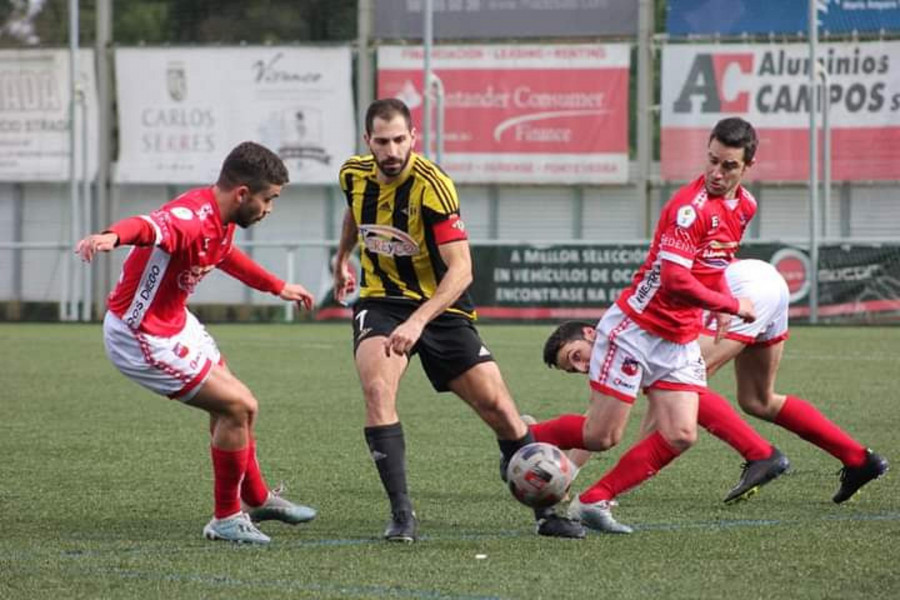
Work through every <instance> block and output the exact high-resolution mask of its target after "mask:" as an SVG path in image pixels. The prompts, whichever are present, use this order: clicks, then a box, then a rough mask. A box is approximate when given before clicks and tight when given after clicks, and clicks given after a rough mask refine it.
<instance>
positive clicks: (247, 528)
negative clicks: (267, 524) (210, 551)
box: [203, 512, 272, 544]
mask: <svg viewBox="0 0 900 600" xmlns="http://www.w3.org/2000/svg"><path fill="white" fill-rule="evenodd" d="M203 537H205V538H206V539H208V540H222V541H225V542H235V543H237V544H268V543H269V542H271V541H272V540H271V539H270V538H269V536H267V535H266V534H264V533H263V532H262V531H260V530H259V529H257V528H256V526H255V525H254V524H253V523H252V522H251V521H250V517H248V516H247V515H246V514H245V513H242V512H241V513H238V514H236V515H234V516H233V517H226V518H224V519H216V518H213V520H212V521H210V522H209V523H207V524H206V527H204V528H203Z"/></svg>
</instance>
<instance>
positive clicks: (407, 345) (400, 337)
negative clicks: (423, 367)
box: [384, 239, 472, 356]
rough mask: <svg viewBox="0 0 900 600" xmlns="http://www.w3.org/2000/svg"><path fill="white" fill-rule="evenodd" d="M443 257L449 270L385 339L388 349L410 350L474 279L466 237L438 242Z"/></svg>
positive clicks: (390, 350)
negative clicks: (414, 309)
mask: <svg viewBox="0 0 900 600" xmlns="http://www.w3.org/2000/svg"><path fill="white" fill-rule="evenodd" d="M438 252H439V253H440V255H441V260H443V261H444V264H445V265H446V266H447V272H446V273H444V277H443V278H442V279H441V282H440V283H439V284H438V286H437V289H435V291H434V295H432V296H431V298H429V299H428V300H427V301H425V302H424V303H422V305H421V306H419V308H417V309H416V311H415V312H414V313H413V314H411V315H410V316H409V318H408V319H407V320H406V321H404V322H403V323H401V324H400V325H399V326H398V327H397V328H396V329H394V331H393V332H391V335H390V337H388V338H387V339H386V340H385V342H384V348H385V352H386V353H387V354H388V356H390V354H391V352H392V351H393V352H395V353H396V354H404V353H407V352H409V351H410V350H411V349H412V347H413V346H414V345H415V343H416V341H418V339H419V336H421V335H422V330H423V329H425V325H427V324H428V323H429V322H431V320H432V319H434V318H435V317H437V316H438V315H440V314H441V313H443V312H444V311H445V310H447V309H448V308H450V307H451V306H452V305H453V303H454V302H456V301H457V300H458V299H459V297H460V296H461V295H462V293H463V292H465V291H466V288H468V287H469V285H470V284H471V283H472V254H471V252H470V251H469V242H468V240H466V239H461V240H455V241H452V242H449V243H445V244H441V245H440V246H438Z"/></svg>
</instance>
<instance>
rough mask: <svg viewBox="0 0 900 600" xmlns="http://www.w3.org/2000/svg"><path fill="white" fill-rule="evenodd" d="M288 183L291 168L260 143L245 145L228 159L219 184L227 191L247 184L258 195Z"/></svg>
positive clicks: (235, 150) (223, 167)
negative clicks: (274, 186)
mask: <svg viewBox="0 0 900 600" xmlns="http://www.w3.org/2000/svg"><path fill="white" fill-rule="evenodd" d="M288 181H289V179H288V171H287V167H285V166H284V161H282V160H281V158H279V157H278V155H277V154H275V153H274V152H272V151H271V150H269V149H268V148H266V147H265V146H262V145H260V144H257V143H256V142H241V143H240V144H238V145H237V146H235V147H234V150H232V151H231V152H229V153H228V156H227V157H225V162H223V163H222V170H221V171H219V180H218V181H217V182H216V185H218V186H219V187H220V188H222V189H223V190H226V191H229V190H233V189H234V188H236V187H237V186H239V185H246V186H247V187H248V188H250V193H251V194H255V193H257V192H259V191H261V190H264V189H265V188H266V187H268V186H270V185H284V184H286V183H287V182H288Z"/></svg>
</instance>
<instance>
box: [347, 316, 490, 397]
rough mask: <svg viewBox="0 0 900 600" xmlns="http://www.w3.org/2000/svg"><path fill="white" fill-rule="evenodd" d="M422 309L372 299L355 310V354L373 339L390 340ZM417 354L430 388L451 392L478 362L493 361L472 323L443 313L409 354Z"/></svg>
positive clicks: (423, 333)
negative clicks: (403, 324) (401, 326)
mask: <svg viewBox="0 0 900 600" xmlns="http://www.w3.org/2000/svg"><path fill="white" fill-rule="evenodd" d="M418 307H419V305H418V304H416V303H414V302H403V301H402V300H400V301H394V300H382V299H377V300H375V299H369V300H360V301H359V302H357V303H356V304H355V305H354V307H353V353H354V355H355V354H356V349H357V348H359V343H360V342H361V341H363V340H366V339H369V338H371V337H387V336H388V335H390V333H391V332H392V331H393V330H394V329H396V327H397V326H398V325H400V323H402V322H403V321H405V320H406V319H408V318H409V316H410V315H411V314H413V312H415V310H416V309H417V308H418ZM413 354H418V355H419V360H421V361H422V368H423V369H425V375H427V376H428V379H429V381H431V385H432V386H433V387H434V389H435V390H437V391H439V392H447V391H450V388H449V387H448V385H447V384H448V383H449V382H450V381H452V380H453V379H456V378H457V377H459V376H460V375H462V374H463V373H465V372H466V371H468V370H469V369H471V368H472V367H474V366H475V365H477V364H478V363H483V362H488V361H492V360H494V356H493V355H492V354H491V352H490V351H489V350H488V349H487V347H486V346H485V345H484V342H482V341H481V337H480V336H479V335H478V331H477V330H476V329H475V326H474V325H473V324H472V321H471V320H469V319H467V318H466V317H463V316H461V315H454V314H452V313H444V314H442V315H440V316H438V317H437V318H435V319H434V320H433V321H431V322H430V323H428V325H426V326H425V329H423V330H422V337H420V338H419V341H418V342H416V345H415V346H413V348H412V352H410V355H413Z"/></svg>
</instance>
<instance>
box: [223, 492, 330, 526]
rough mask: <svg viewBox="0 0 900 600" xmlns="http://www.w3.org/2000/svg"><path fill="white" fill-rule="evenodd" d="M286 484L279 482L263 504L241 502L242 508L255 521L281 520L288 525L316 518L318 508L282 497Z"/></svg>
mask: <svg viewBox="0 0 900 600" xmlns="http://www.w3.org/2000/svg"><path fill="white" fill-rule="evenodd" d="M283 492H284V484H279V485H278V487H276V488H275V489H274V490H271V491H270V492H269V497H268V498H266V501H265V502H263V504H262V505H261V506H255V507H254V506H248V505H246V504H244V503H243V502H241V508H242V509H243V510H244V512H246V513H247V515H248V516H249V517H250V519H251V520H252V521H253V522H254V523H259V522H260V521H281V522H282V523H287V524H288V525H297V524H299V523H307V522H309V521H312V520H313V519H315V518H316V510H315V509H314V508H310V507H309V506H304V505H302V504H294V503H293V502H291V501H290V500H288V499H287V498H282V496H281V494H282V493H283Z"/></svg>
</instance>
